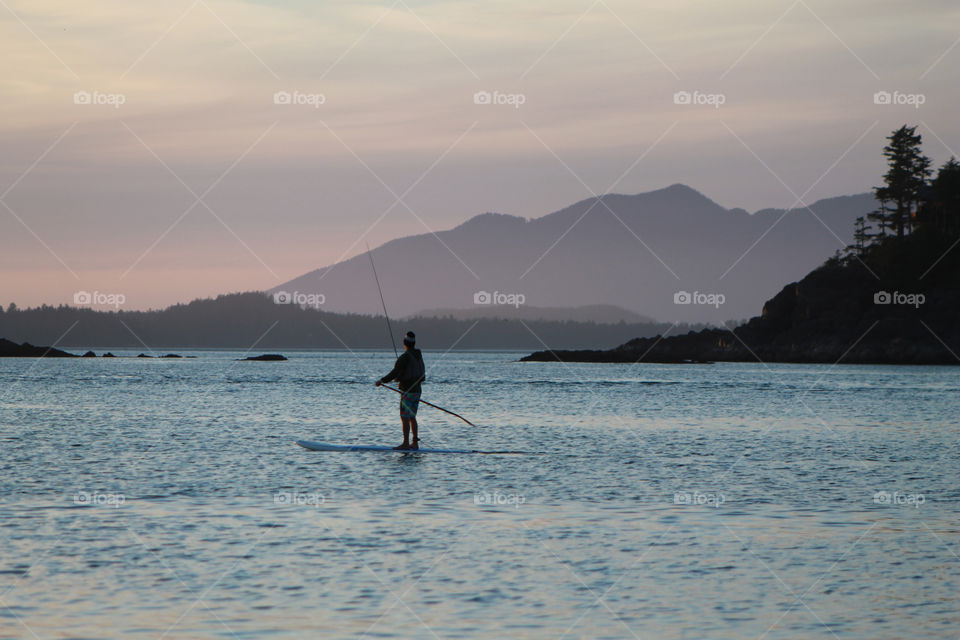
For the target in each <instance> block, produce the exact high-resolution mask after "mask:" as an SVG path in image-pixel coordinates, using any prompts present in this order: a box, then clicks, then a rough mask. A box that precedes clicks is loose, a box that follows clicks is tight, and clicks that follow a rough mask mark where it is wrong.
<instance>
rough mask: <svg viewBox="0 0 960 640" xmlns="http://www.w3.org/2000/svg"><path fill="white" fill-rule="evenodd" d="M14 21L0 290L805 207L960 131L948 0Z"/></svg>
mask: <svg viewBox="0 0 960 640" xmlns="http://www.w3.org/2000/svg"><path fill="white" fill-rule="evenodd" d="M0 39H2V42H3V50H4V55H3V56H2V58H0V66H2V68H3V72H2V78H3V80H2V81H0V91H2V100H0V136H2V145H0V282H2V287H0V304H3V305H6V304H8V303H9V302H11V301H13V302H16V303H17V304H18V305H20V306H33V305H38V304H41V303H47V304H54V305H56V304H61V303H72V301H73V294H74V292H76V291H78V290H89V291H94V290H96V291H101V292H122V293H123V294H124V296H125V298H126V304H127V307H128V308H147V307H158V306H165V305H167V304H171V303H174V302H183V301H187V300H190V299H192V298H196V297H201V296H210V295H216V294H218V293H225V292H230V291H241V290H253V289H268V288H270V287H273V286H276V285H277V284H279V283H281V282H283V281H285V280H288V279H290V278H292V277H295V276H297V275H300V274H302V273H304V272H306V271H309V270H311V269H314V268H317V267H320V266H324V265H327V264H331V263H333V262H336V261H338V260H340V259H342V258H345V257H350V256H353V255H356V254H357V253H359V252H361V251H363V250H364V243H365V242H369V243H370V244H371V245H372V246H376V245H378V244H381V243H383V242H385V241H387V240H389V239H392V238H394V237H397V236H401V235H410V234H415V233H423V232H426V231H428V230H431V229H432V230H441V229H446V228H450V227H453V226H456V225H457V224H459V223H461V222H463V221H464V220H466V219H468V218H469V217H471V216H473V215H476V214H478V213H483V212H486V211H497V212H502V213H509V214H514V215H520V216H526V217H538V216H541V215H544V214H547V213H550V212H552V211H554V210H556V209H559V208H562V207H564V206H566V205H568V204H571V203H573V202H575V201H578V200H582V199H584V198H588V197H592V196H593V195H594V194H601V193H605V192H618V193H638V192H643V191H648V190H652V189H657V188H661V187H664V186H667V185H670V184H672V183H676V182H682V183H685V184H688V185H690V186H692V187H694V188H696V189H698V190H699V191H701V192H703V193H704V194H705V195H707V196H709V197H711V198H713V199H714V200H716V201H717V202H719V203H720V204H721V205H723V206H726V207H744V208H746V209H748V210H751V211H752V210H755V209H758V208H762V207H768V206H776V207H787V206H791V205H796V204H797V203H798V200H801V201H802V202H805V203H811V202H813V201H815V200H817V199H819V198H823V197H829V196H834V195H842V194H852V193H859V192H864V191H868V190H869V189H870V188H871V187H872V186H874V185H876V184H877V183H878V182H879V178H880V175H881V174H882V172H883V159H882V157H881V156H880V148H881V147H882V146H883V143H884V141H883V138H884V136H886V135H887V134H888V133H889V132H890V131H891V130H892V129H894V128H896V127H898V126H900V125H901V124H904V123H909V124H911V125H912V124H917V125H919V129H918V130H919V131H920V132H921V133H922V134H923V136H924V141H925V145H924V149H925V151H926V153H927V154H928V155H930V156H931V157H932V158H933V160H934V164H935V165H940V164H942V163H943V162H944V161H946V160H947V159H948V158H949V157H950V155H951V153H954V151H951V149H952V150H955V151H956V152H960V121H958V119H957V118H956V114H957V107H958V105H960V82H958V80H960V73H958V69H960V45H958V42H960V5H958V4H957V3H956V2H955V1H954V0H942V1H940V0H916V1H914V2H910V3H906V2H902V1H896V2H894V1H890V0H846V1H844V2H840V3H837V2H827V1H825V0H808V1H804V0H796V1H791V0H729V1H724V2H703V1H684V0H678V1H675V2H669V3H664V2H638V1H626V0H596V1H591V0H579V1H576V2H573V1H567V0H550V1H543V2H540V1H526V2H516V1H501V0H477V1H466V0H465V1H438V2H423V1H415V0H397V1H396V2H389V1H386V2H362V1H361V2H358V1H356V0H351V1H349V2H347V1H344V2H339V1H329V2H328V1H325V2H310V1H306V0H304V1H302V2H301V1H289V2H288V1H280V0H276V1H261V2H238V1H218V0H173V1H171V2H140V1H136V0H116V1H110V0H106V1H101V2H96V3H81V2H76V1H72V2H68V1H66V0H29V1H21V0H4V1H3V2H0ZM278 92H280V94H279V96H277V94H278ZM478 92H489V93H490V95H491V96H492V100H491V101H492V102H496V101H499V102H501V104H484V103H482V102H483V98H482V97H481V98H480V99H479V100H480V102H481V103H480V104H478V103H477V101H476V100H475V95H476V94H477V93H478ZM678 92H687V94H689V95H690V98H691V99H690V101H691V102H697V101H699V102H701V103H700V104H683V102H684V100H685V98H684V97H683V96H684V95H686V94H682V93H681V94H680V97H677V98H676V99H675V96H676V94H677V93H678ZM877 92H889V94H890V95H891V102H896V101H899V102H901V104H876V101H875V94H876V93H877ZM286 96H289V97H290V102H293V103H297V104H286V103H284V99H285V97H286ZM677 100H679V101H680V102H681V103H680V104H678V103H677ZM277 101H279V102H280V104H278V103H277ZM880 101H881V102H883V98H882V97H881V99H880ZM918 103H919V104H918ZM383 268H384V269H388V268H389V265H384V267H383Z"/></svg>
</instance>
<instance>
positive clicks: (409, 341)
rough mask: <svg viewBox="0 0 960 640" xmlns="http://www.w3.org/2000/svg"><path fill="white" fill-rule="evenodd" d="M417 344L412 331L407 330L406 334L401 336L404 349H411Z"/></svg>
mask: <svg viewBox="0 0 960 640" xmlns="http://www.w3.org/2000/svg"><path fill="white" fill-rule="evenodd" d="M416 344H417V336H416V334H415V333H414V332H413V331H407V335H405V336H403V346H404V348H405V349H413V347H414V346H415V345H416Z"/></svg>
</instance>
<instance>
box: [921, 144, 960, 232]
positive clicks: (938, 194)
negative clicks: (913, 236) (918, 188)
mask: <svg viewBox="0 0 960 640" xmlns="http://www.w3.org/2000/svg"><path fill="white" fill-rule="evenodd" d="M917 223H918V226H919V227H920V228H921V229H923V230H926V231H930V232H932V233H934V234H937V235H942V236H946V237H947V238H955V237H958V236H960V162H957V159H956V158H950V159H949V160H948V161H947V162H946V163H944V165H943V166H942V167H940V169H939V171H938V172H937V177H936V178H934V179H933V181H932V182H931V183H930V188H929V190H928V191H927V198H926V201H925V202H924V204H923V206H922V207H921V209H920V211H919V212H918V214H917Z"/></svg>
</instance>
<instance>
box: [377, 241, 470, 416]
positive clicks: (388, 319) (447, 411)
mask: <svg viewBox="0 0 960 640" xmlns="http://www.w3.org/2000/svg"><path fill="white" fill-rule="evenodd" d="M367 255H368V256H369V257H370V266H371V267H372V268H373V277H374V279H375V280H376V281H377V291H379V292H380V304H381V305H383V317H384V318H386V319H387V330H388V331H389V332H390V342H391V343H392V344H393V355H395V356H397V357H398V358H399V357H400V356H399V355H398V354H397V343H396V341H395V340H394V339H393V327H392V326H391V325H390V316H389V315H388V314H387V303H386V302H384V301H383V289H381V288H380V278H378V277H377V267H376V265H374V264H373V252H372V251H370V243H369V242H368V243H367ZM380 386H381V387H386V388H387V389H390V391H396V392H397V393H399V394H400V395H403V391H400V390H399V389H394V388H393V387H391V386H388V385H385V384H381V385H380ZM420 402H422V403H423V404H425V405H427V406H428V407H433V408H434V409H440V411H443V412H444V413H449V414H450V415H452V416H456V417H458V418H460V419H461V420H463V421H464V422H466V423H467V424H468V425H470V426H471V427H476V426H477V425H475V424H473V423H472V422H470V421H469V420H467V419H466V418H464V417H463V416H462V415H460V414H459V413H454V412H453V411H450V410H448V409H444V408H443V407H440V406H438V405H435V404H433V403H432V402H427V401H426V400H420Z"/></svg>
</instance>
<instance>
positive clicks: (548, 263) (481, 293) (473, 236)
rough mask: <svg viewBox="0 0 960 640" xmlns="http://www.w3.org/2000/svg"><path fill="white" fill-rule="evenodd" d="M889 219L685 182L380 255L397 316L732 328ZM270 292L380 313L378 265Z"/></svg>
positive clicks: (860, 208) (406, 241) (480, 221)
mask: <svg viewBox="0 0 960 640" xmlns="http://www.w3.org/2000/svg"><path fill="white" fill-rule="evenodd" d="M876 208H877V203H876V201H875V200H874V198H873V195H872V194H869V193H863V194H859V195H852V196H840V197H834V198H828V199H824V200H819V201H817V202H815V203H812V204H811V205H810V206H809V207H799V208H795V209H790V210H783V209H763V210H760V211H757V212H754V213H752V214H751V213H748V212H747V211H745V210H743V209H726V208H724V207H722V206H720V205H719V204H717V203H716V202H714V201H712V200H710V199H709V198H708V197H706V196H704V195H703V194H701V193H699V192H698V191H696V190H694V189H692V188H690V187H688V186H685V185H682V184H675V185H672V186H669V187H666V188H664V189H659V190H656V191H650V192H647V193H641V194H636V195H619V194H609V195H604V196H600V197H597V198H590V199H587V200H582V201H580V202H577V203H575V204H573V205H571V206H569V207H567V208H565V209H562V210H560V211H556V212H554V213H551V214H548V215H545V216H543V217H540V218H535V219H526V218H521V217H517V216H512V215H506V214H500V213H485V214H481V215H477V216H475V217H473V218H471V219H469V220H467V221H466V222H464V223H463V224H461V225H459V226H457V227H455V228H453V229H449V230H445V231H437V232H431V233H423V234H419V235H412V236H407V237H402V238H398V239H395V240H392V241H390V242H387V243H386V244H383V245H381V246H379V247H377V248H375V249H373V250H372V251H371V256H372V258H373V260H374V263H375V265H376V267H377V271H378V274H379V278H380V284H381V285H382V289H383V296H384V299H385V302H386V305H387V308H388V310H389V312H390V313H391V314H392V315H394V316H396V317H403V316H411V315H414V314H417V315H437V312H438V311H440V312H443V313H447V314H452V315H457V316H460V317H467V316H469V317H474V316H476V315H477V314H478V313H479V315H482V316H487V317H504V316H505V314H508V313H516V312H517V311H518V310H519V308H520V307H522V306H525V305H529V306H532V307H567V308H569V307H584V306H588V307H589V306H597V305H599V306H600V307H601V308H602V306H604V305H615V306H618V307H621V308H623V309H626V310H628V311H629V312H634V313H636V314H640V315H642V316H645V317H648V318H656V319H658V320H663V321H667V322H672V321H678V322H723V321H726V320H729V319H732V318H738V317H749V316H750V315H752V314H753V313H754V312H755V310H756V309H757V308H758V307H759V306H761V305H762V304H763V302H764V301H765V300H766V299H768V298H769V297H770V296H771V295H773V294H774V293H776V292H777V291H779V290H780V288H781V287H782V286H783V283H784V282H793V281H796V280H798V279H799V278H800V277H802V276H803V275H804V274H806V273H807V272H809V271H810V270H811V269H812V268H814V267H816V266H817V265H819V264H821V263H822V262H823V261H824V260H825V259H826V258H827V257H829V256H830V255H832V254H833V253H834V252H835V251H836V250H837V249H841V248H842V247H843V246H845V245H846V244H849V243H850V242H851V240H852V233H853V224H854V220H855V219H856V218H857V216H861V215H865V214H866V213H868V212H870V211H872V210H874V209H876ZM270 293H273V294H279V295H280V297H281V299H283V297H284V295H283V294H284V293H285V294H286V299H287V300H289V299H291V298H292V299H293V300H294V301H296V300H298V299H299V300H302V299H304V296H305V295H312V296H314V297H313V298H312V299H313V300H314V301H317V300H319V301H321V302H322V308H323V309H324V310H326V311H333V312H347V313H363V314H372V313H377V312H380V297H379V295H378V292H377V284H376V281H375V280H374V277H373V272H372V270H371V265H370V257H369V256H368V255H366V254H360V255H357V256H354V257H352V258H350V259H347V260H343V261H341V262H338V263H336V264H332V265H328V266H326V267H321V268H318V269H315V270H313V271H310V272H308V273H305V274H304V275H302V276H299V277H297V278H294V279H293V280H290V281H288V282H285V283H283V284H282V285H279V286H277V287H275V288H273V289H271V290H270ZM294 294H296V295H294ZM511 309H512V311H511ZM427 310H431V311H429V312H428V313H424V312H425V311H427ZM468 310H470V311H468ZM601 315H602V314H601ZM591 319H594V318H591Z"/></svg>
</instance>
